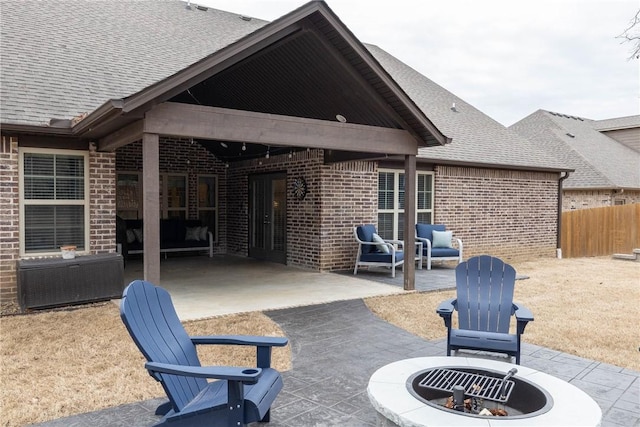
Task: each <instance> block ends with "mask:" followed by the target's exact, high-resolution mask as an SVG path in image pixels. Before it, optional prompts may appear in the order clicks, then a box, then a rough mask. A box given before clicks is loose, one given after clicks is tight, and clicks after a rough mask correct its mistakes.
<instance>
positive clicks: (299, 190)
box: [293, 177, 307, 200]
mask: <svg viewBox="0 0 640 427" xmlns="http://www.w3.org/2000/svg"><path fill="white" fill-rule="evenodd" d="M306 195H307V181H305V180H304V178H302V177H297V178H294V180H293V196H294V197H295V198H296V199H298V200H303V199H304V198H305V196H306Z"/></svg>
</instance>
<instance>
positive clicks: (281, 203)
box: [249, 173, 287, 264]
mask: <svg viewBox="0 0 640 427" xmlns="http://www.w3.org/2000/svg"><path fill="white" fill-rule="evenodd" d="M249 212H250V218H249V256H250V257H252V258H257V259H261V260H265V261H272V262H278V263H281V264H286V263H287V246H286V242H287V177H286V175H285V174H283V173H277V174H264V175H253V176H250V177H249Z"/></svg>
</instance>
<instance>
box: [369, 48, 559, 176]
mask: <svg viewBox="0 0 640 427" xmlns="http://www.w3.org/2000/svg"><path fill="white" fill-rule="evenodd" d="M367 47H368V48H369V50H370V51H371V53H372V54H373V56H374V57H375V58H376V59H377V60H378V61H380V63H381V64H382V66H383V67H384V68H385V69H386V70H387V72H389V74H391V76H392V77H393V78H394V79H395V80H396V82H398V84H399V85H400V86H401V87H402V88H403V89H404V90H405V91H406V92H407V93H408V94H409V96H410V97H411V98H412V99H413V100H414V102H415V103H416V104H417V105H418V107H420V108H421V109H422V110H423V111H424V113H425V114H426V115H427V117H429V119H431V121H432V122H433V124H434V125H436V127H437V128H438V129H440V130H441V131H442V133H444V134H445V135H447V136H449V137H450V138H452V140H453V142H452V143H451V144H447V145H445V146H440V147H429V148H426V149H423V148H421V149H420V155H419V157H420V158H421V159H423V160H429V161H433V162H435V163H450V164H469V165H484V166H495V167H505V166H515V167H518V168H524V169H529V168H538V169H552V170H557V169H564V170H567V169H570V166H568V165H567V164H566V163H563V162H562V161H561V160H562V159H557V158H555V157H554V156H551V155H550V154H549V153H548V152H546V151H545V150H543V149H540V147H538V146H536V145H535V144H533V143H531V141H529V140H527V139H525V138H523V137H522V136H520V135H518V134H517V133H515V132H513V131H511V130H509V129H508V128H506V127H504V126H503V125H501V124H500V123H498V122H497V121H495V120H493V119H492V118H491V117H489V116H487V115H486V114H484V113H483V112H482V111H480V110H478V109H477V108H475V107H474V106H472V105H471V104H469V103H467V102H465V101H464V100H463V99H461V98H459V97H458V96H456V95H454V94H453V93H451V92H449V91H448V90H446V89H445V88H443V87H442V86H440V85H438V84H436V83H435V82H433V81H432V80H430V79H428V78H427V77H425V76H424V75H422V74H420V73H419V72H418V71H416V70H414V69H413V68H411V67H409V66H408V65H406V64H404V63H403V62H401V61H400V60H398V59H397V58H395V57H393V56H392V55H390V54H389V53H387V52H385V51H384V50H382V49H380V48H379V47H377V46H372V45H368V46H367ZM454 105H455V107H454Z"/></svg>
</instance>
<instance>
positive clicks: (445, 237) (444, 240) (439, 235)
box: [431, 230, 453, 248]
mask: <svg viewBox="0 0 640 427" xmlns="http://www.w3.org/2000/svg"><path fill="white" fill-rule="evenodd" d="M432 233H433V239H432V242H431V243H432V244H431V247H433V248H451V247H452V246H451V238H452V237H453V232H452V231H436V230H433V231H432Z"/></svg>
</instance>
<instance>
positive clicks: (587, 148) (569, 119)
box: [510, 110, 640, 189]
mask: <svg viewBox="0 0 640 427" xmlns="http://www.w3.org/2000/svg"><path fill="white" fill-rule="evenodd" d="M639 121H640V116H632V117H622V118H619V119H610V120H599V121H596V120H589V119H585V118H581V117H575V116H570V115H566V114H560V113H554V112H550V111H545V110H538V111H536V112H535V113H533V114H531V115H529V116H527V117H525V118H524V119H522V120H520V121H518V122H517V123H515V124H513V125H512V126H511V127H510V129H513V130H514V131H516V132H518V133H520V134H521V135H523V136H525V137H526V138H528V139H529V140H531V141H532V142H534V143H535V144H538V145H540V147H543V148H544V149H545V150H547V151H548V152H550V153H554V155H556V156H557V157H558V158H559V159H561V161H562V162H563V163H565V164H567V165H569V166H570V167H572V168H573V169H575V172H573V173H572V174H571V175H570V176H569V178H568V179H567V180H566V181H565V183H564V188H565V189H617V188H627V189H640V153H638V152H637V151H635V150H633V149H631V148H629V147H627V146H625V145H624V144H621V143H620V142H618V141H616V140H614V139H612V138H609V137H608V136H606V135H605V134H603V133H602V132H601V130H602V127H603V126H606V128H607V129H613V128H617V127H618V126H624V127H631V124H633V123H638V122H639Z"/></svg>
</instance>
